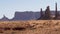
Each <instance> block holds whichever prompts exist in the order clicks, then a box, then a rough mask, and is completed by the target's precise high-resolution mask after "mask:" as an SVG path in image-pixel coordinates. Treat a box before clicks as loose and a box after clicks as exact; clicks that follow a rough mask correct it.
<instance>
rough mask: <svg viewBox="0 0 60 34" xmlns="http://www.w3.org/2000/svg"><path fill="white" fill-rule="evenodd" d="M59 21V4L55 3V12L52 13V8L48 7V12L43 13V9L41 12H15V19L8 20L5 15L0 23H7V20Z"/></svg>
mask: <svg viewBox="0 0 60 34" xmlns="http://www.w3.org/2000/svg"><path fill="white" fill-rule="evenodd" d="M50 19H54V20H56V19H57V20H59V19H60V11H57V3H55V11H50V6H47V8H46V10H45V11H43V10H42V8H41V11H39V12H37V11H36V12H32V11H31V12H29V11H26V12H15V15H14V18H13V19H8V18H7V17H6V16H5V15H4V17H3V18H2V19H0V21H6V20H50Z"/></svg>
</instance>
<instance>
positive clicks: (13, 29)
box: [0, 20, 60, 34]
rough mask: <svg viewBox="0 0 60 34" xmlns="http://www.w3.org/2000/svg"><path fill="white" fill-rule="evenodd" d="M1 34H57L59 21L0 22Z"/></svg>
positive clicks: (59, 31)
mask: <svg viewBox="0 0 60 34" xmlns="http://www.w3.org/2000/svg"><path fill="white" fill-rule="evenodd" d="M0 33H1V34H36V33H37V34H59V33H60V20H30V21H0Z"/></svg>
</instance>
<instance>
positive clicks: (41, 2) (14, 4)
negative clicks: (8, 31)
mask: <svg viewBox="0 0 60 34" xmlns="http://www.w3.org/2000/svg"><path fill="white" fill-rule="evenodd" d="M55 2H57V4H58V10H60V0H0V18H2V17H3V15H5V16H6V17H8V18H9V19H11V18H13V17H14V14H15V12H16V11H40V8H42V9H43V10H45V9H46V7H47V6H48V5H49V6H50V10H55Z"/></svg>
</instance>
